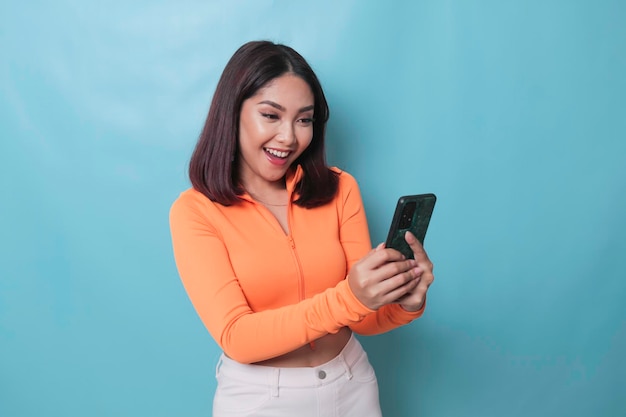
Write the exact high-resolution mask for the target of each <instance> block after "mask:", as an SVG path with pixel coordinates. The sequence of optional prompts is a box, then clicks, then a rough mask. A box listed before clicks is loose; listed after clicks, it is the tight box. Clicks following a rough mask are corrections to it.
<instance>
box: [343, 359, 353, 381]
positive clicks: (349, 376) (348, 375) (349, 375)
mask: <svg viewBox="0 0 626 417" xmlns="http://www.w3.org/2000/svg"><path fill="white" fill-rule="evenodd" d="M341 364H342V365H343V367H344V369H345V370H346V377H347V378H348V379H352V370H351V369H350V365H348V362H347V361H346V358H345V357H344V356H343V355H341Z"/></svg>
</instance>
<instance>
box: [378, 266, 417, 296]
mask: <svg viewBox="0 0 626 417" xmlns="http://www.w3.org/2000/svg"><path fill="white" fill-rule="evenodd" d="M422 272H423V271H422V270H421V269H420V268H419V267H413V268H410V269H408V270H406V271H404V272H400V273H398V274H395V275H393V276H391V277H389V278H387V279H384V280H382V281H381V282H380V283H379V284H378V291H380V293H381V294H383V295H386V296H389V297H391V299H392V300H395V299H397V298H399V297H401V296H402V295H404V294H406V292H407V291H411V290H413V289H415V288H416V286H417V284H418V282H419V279H420V275H421V274H422Z"/></svg>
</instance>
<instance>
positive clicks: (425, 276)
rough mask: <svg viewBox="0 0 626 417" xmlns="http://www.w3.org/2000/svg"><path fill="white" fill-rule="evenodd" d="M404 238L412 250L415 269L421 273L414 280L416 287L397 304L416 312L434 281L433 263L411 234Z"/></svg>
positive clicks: (407, 233)
mask: <svg viewBox="0 0 626 417" xmlns="http://www.w3.org/2000/svg"><path fill="white" fill-rule="evenodd" d="M404 238H405V240H406V242H407V243H408V244H409V246H410V247H411V249H412V250H413V255H414V257H415V260H416V261H417V267H418V268H419V269H421V270H422V272H421V273H420V274H419V275H418V276H417V278H415V279H416V280H418V284H417V287H416V288H415V289H414V290H413V291H411V292H410V293H409V294H407V295H405V296H403V297H402V298H400V299H399V300H398V301H397V302H398V304H400V305H401V306H402V308H404V309H405V310H407V311H418V310H419V309H421V308H422V307H423V305H424V302H425V301H426V292H428V287H430V284H432V283H433V281H434V280H435V276H434V275H433V263H432V262H431V261H430V259H428V255H427V254H426V251H424V247H423V246H422V244H421V243H420V242H419V240H417V238H416V237H415V236H414V235H413V234H412V233H411V232H406V235H405V236H404Z"/></svg>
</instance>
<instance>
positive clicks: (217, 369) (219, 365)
mask: <svg viewBox="0 0 626 417" xmlns="http://www.w3.org/2000/svg"><path fill="white" fill-rule="evenodd" d="M223 363H224V361H222V356H220V359H219V360H218V361H217V365H215V378H217V377H218V376H219V374H220V369H221V368H222V364H223Z"/></svg>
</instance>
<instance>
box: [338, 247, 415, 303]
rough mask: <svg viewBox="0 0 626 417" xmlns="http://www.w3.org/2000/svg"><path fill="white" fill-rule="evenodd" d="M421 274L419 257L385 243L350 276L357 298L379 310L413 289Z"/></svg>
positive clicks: (357, 264)
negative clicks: (403, 253) (407, 256)
mask: <svg viewBox="0 0 626 417" xmlns="http://www.w3.org/2000/svg"><path fill="white" fill-rule="evenodd" d="M420 273H421V270H420V269H419V268H418V266H417V262H415V260H413V259H405V257H404V255H402V254H401V253H400V252H398V251H396V250H394V249H385V248H383V246H382V244H381V245H379V246H378V247H377V248H376V249H373V250H372V251H371V252H370V253H368V254H367V255H365V256H364V257H363V258H361V259H360V260H359V261H358V262H356V263H355V264H354V265H353V266H352V268H351V269H350V272H349V273H348V278H347V279H348V283H349V285H350V289H351V290H352V292H353V293H354V295H355V296H356V298H358V300H359V301H360V302H361V303H363V305H365V306H366V307H368V308H370V309H372V310H378V309H379V308H380V307H382V306H384V305H386V304H391V303H394V302H396V301H397V300H398V299H399V298H401V297H402V296H404V295H406V294H408V293H410V292H411V291H413V290H414V289H415V287H417V284H418V282H419V274H420Z"/></svg>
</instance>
